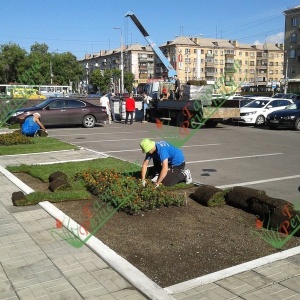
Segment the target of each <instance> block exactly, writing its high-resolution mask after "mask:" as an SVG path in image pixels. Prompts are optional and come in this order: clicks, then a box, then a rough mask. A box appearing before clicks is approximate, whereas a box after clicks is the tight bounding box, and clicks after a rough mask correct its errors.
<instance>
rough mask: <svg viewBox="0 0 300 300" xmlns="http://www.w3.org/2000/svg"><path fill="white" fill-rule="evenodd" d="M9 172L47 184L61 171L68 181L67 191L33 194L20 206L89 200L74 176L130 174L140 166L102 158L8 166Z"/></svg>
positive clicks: (82, 185)
mask: <svg viewBox="0 0 300 300" xmlns="http://www.w3.org/2000/svg"><path fill="white" fill-rule="evenodd" d="M6 168H7V169H8V170H9V171H10V172H12V173H14V172H15V173H16V172H24V173H28V174H30V175H31V176H33V177H36V178H39V179H40V180H41V181H43V182H45V183H46V182H48V179H49V175H50V174H52V173H54V172H56V171H61V172H64V173H65V174H66V175H67V176H68V179H69V183H70V185H71V188H69V189H68V190H58V191H55V192H50V191H49V192H48V191H47V192H39V191H37V192H34V193H31V194H28V195H27V196H26V200H24V201H22V202H20V205H33V204H37V203H39V202H41V201H50V202H61V201H72V200H83V199H90V198H91V194H90V193H89V192H88V191H87V189H86V187H85V182H84V181H83V180H75V178H74V177H75V174H77V173H78V172H81V171H85V170H86V171H92V170H106V169H115V170H118V171H119V172H124V173H126V171H127V170H131V172H132V171H133V172H135V171H136V172H139V171H140V166H138V165H136V164H132V163H130V162H125V161H122V160H118V159H115V158H110V157H109V158H102V159H95V160H90V161H82V162H68V163H61V164H52V165H33V166H30V165H20V166H8V167H6Z"/></svg>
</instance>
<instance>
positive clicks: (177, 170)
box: [140, 139, 192, 187]
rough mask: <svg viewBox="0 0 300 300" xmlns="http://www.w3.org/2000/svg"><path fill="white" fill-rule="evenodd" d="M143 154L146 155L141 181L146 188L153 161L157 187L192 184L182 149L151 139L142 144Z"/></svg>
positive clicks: (144, 140)
mask: <svg viewBox="0 0 300 300" xmlns="http://www.w3.org/2000/svg"><path fill="white" fill-rule="evenodd" d="M140 146H141V148H142V151H143V153H146V157H145V160H144V162H143V165H142V172H141V179H142V183H143V185H144V186H145V184H146V181H145V180H146V173H147V170H148V165H149V161H150V160H151V158H152V159H153V165H154V171H155V176H154V178H153V179H152V182H153V183H156V187H159V185H160V184H163V185H165V186H172V185H175V184H177V183H179V182H184V181H185V182H186V183H187V184H189V183H191V182H192V176H191V172H190V170H188V169H186V170H184V167H185V161H184V156H183V153H182V151H181V150H180V149H178V148H176V147H174V146H172V145H170V144H169V143H167V142H165V141H160V142H156V143H155V142H154V141H151V140H150V139H143V140H142V141H141V143H140Z"/></svg>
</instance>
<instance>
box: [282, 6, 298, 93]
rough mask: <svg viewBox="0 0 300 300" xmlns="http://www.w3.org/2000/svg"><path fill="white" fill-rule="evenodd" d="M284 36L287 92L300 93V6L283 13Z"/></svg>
mask: <svg viewBox="0 0 300 300" xmlns="http://www.w3.org/2000/svg"><path fill="white" fill-rule="evenodd" d="M283 14H284V15H285V35H284V48H285V49H286V51H285V53H284V62H285V63H284V79H285V84H286V90H287V91H289V92H300V5H298V6H296V7H294V8H291V9H288V10H286V11H284V12H283Z"/></svg>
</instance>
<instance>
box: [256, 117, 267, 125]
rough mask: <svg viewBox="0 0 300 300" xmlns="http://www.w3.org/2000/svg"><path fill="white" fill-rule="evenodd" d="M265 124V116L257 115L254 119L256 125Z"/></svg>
mask: <svg viewBox="0 0 300 300" xmlns="http://www.w3.org/2000/svg"><path fill="white" fill-rule="evenodd" d="M264 124H265V117H264V116H263V115H259V116H258V117H257V119H256V121H255V125H256V126H262V125H264Z"/></svg>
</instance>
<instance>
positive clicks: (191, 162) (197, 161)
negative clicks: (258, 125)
mask: <svg viewBox="0 0 300 300" xmlns="http://www.w3.org/2000/svg"><path fill="white" fill-rule="evenodd" d="M281 154H283V153H268V154H256V155H248V156H234V157H224V158H216V159H205V160H195V161H188V162H186V164H194V163H202V162H209V161H218V160H231V159H240V158H251V157H263V156H272V155H281Z"/></svg>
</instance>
